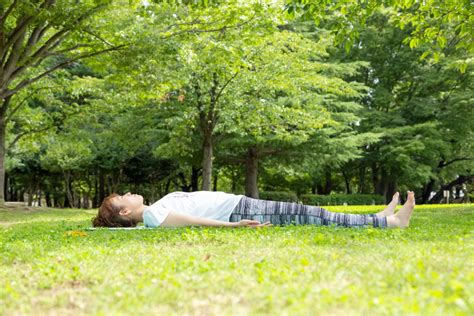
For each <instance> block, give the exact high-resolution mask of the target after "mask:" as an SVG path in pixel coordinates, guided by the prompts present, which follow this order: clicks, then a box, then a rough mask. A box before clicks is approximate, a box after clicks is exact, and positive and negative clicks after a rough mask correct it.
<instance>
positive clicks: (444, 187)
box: [430, 175, 474, 203]
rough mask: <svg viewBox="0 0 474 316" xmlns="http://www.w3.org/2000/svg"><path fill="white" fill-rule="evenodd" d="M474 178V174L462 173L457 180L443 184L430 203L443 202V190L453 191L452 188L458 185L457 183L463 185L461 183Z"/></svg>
mask: <svg viewBox="0 0 474 316" xmlns="http://www.w3.org/2000/svg"><path fill="white" fill-rule="evenodd" d="M473 178H474V176H472V175H468V176H464V175H461V176H459V177H458V178H457V179H456V180H453V181H451V182H450V183H447V184H445V185H442V186H441V189H440V190H439V191H438V192H437V193H436V194H435V196H433V198H432V199H431V200H430V203H439V202H441V200H442V199H443V191H444V190H449V191H451V189H452V188H453V187H455V186H457V185H461V184H463V183H466V182H467V183H469V182H472V180H473Z"/></svg>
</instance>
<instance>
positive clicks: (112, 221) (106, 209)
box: [92, 193, 138, 227]
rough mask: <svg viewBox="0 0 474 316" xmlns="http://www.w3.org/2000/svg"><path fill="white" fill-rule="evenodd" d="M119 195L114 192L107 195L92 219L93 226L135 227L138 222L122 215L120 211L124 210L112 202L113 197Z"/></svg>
mask: <svg viewBox="0 0 474 316" xmlns="http://www.w3.org/2000/svg"><path fill="white" fill-rule="evenodd" d="M116 196H119V195H118V194H116V193H113V194H111V195H109V196H108V197H106V198H105V199H104V200H103V201H102V204H100V207H99V212H98V214H97V216H96V217H94V218H93V219H92V226H94V227H135V226H137V224H138V223H136V222H135V221H133V220H131V219H128V218H124V217H123V216H120V214H119V212H120V211H121V210H122V209H121V208H119V207H117V206H116V205H114V204H113V203H112V199H113V198H114V197H116Z"/></svg>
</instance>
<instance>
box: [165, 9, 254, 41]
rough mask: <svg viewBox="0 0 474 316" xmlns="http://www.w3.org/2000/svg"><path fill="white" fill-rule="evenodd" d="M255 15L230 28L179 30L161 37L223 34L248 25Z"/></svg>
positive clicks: (226, 26)
mask: <svg viewBox="0 0 474 316" xmlns="http://www.w3.org/2000/svg"><path fill="white" fill-rule="evenodd" d="M255 16H256V14H254V15H253V16H252V17H251V18H250V19H248V20H247V21H244V22H242V23H239V24H236V25H232V26H228V25H225V26H223V27H219V28H214V29H208V30H199V29H198V30H196V29H192V30H181V31H179V32H176V33H173V34H170V35H168V36H165V37H163V38H164V39H168V38H170V37H173V36H177V35H181V34H184V33H191V34H194V33H213V32H224V31H225V30H227V29H236V28H239V27H241V26H244V25H245V24H248V23H250V21H252V20H253V19H254V18H255Z"/></svg>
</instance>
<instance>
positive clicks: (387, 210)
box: [375, 192, 400, 217]
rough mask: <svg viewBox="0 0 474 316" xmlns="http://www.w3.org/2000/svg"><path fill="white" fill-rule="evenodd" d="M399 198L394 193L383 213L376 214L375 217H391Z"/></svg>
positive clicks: (398, 195) (397, 194)
mask: <svg viewBox="0 0 474 316" xmlns="http://www.w3.org/2000/svg"><path fill="white" fill-rule="evenodd" d="M399 198H400V194H399V193H398V192H395V194H394V195H393V197H392V201H390V203H388V205H387V207H386V208H385V209H384V210H383V211H381V212H378V213H377V214H375V215H376V216H377V217H386V216H390V215H393V213H394V211H395V208H396V207H397V205H398V201H399Z"/></svg>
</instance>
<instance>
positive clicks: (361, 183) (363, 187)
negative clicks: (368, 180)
mask: <svg viewBox="0 0 474 316" xmlns="http://www.w3.org/2000/svg"><path fill="white" fill-rule="evenodd" d="M365 170H366V168H365V166H364V165H363V164H361V166H360V167H359V193H362V194H364V193H367V192H366V190H367V189H366V184H365Z"/></svg>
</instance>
